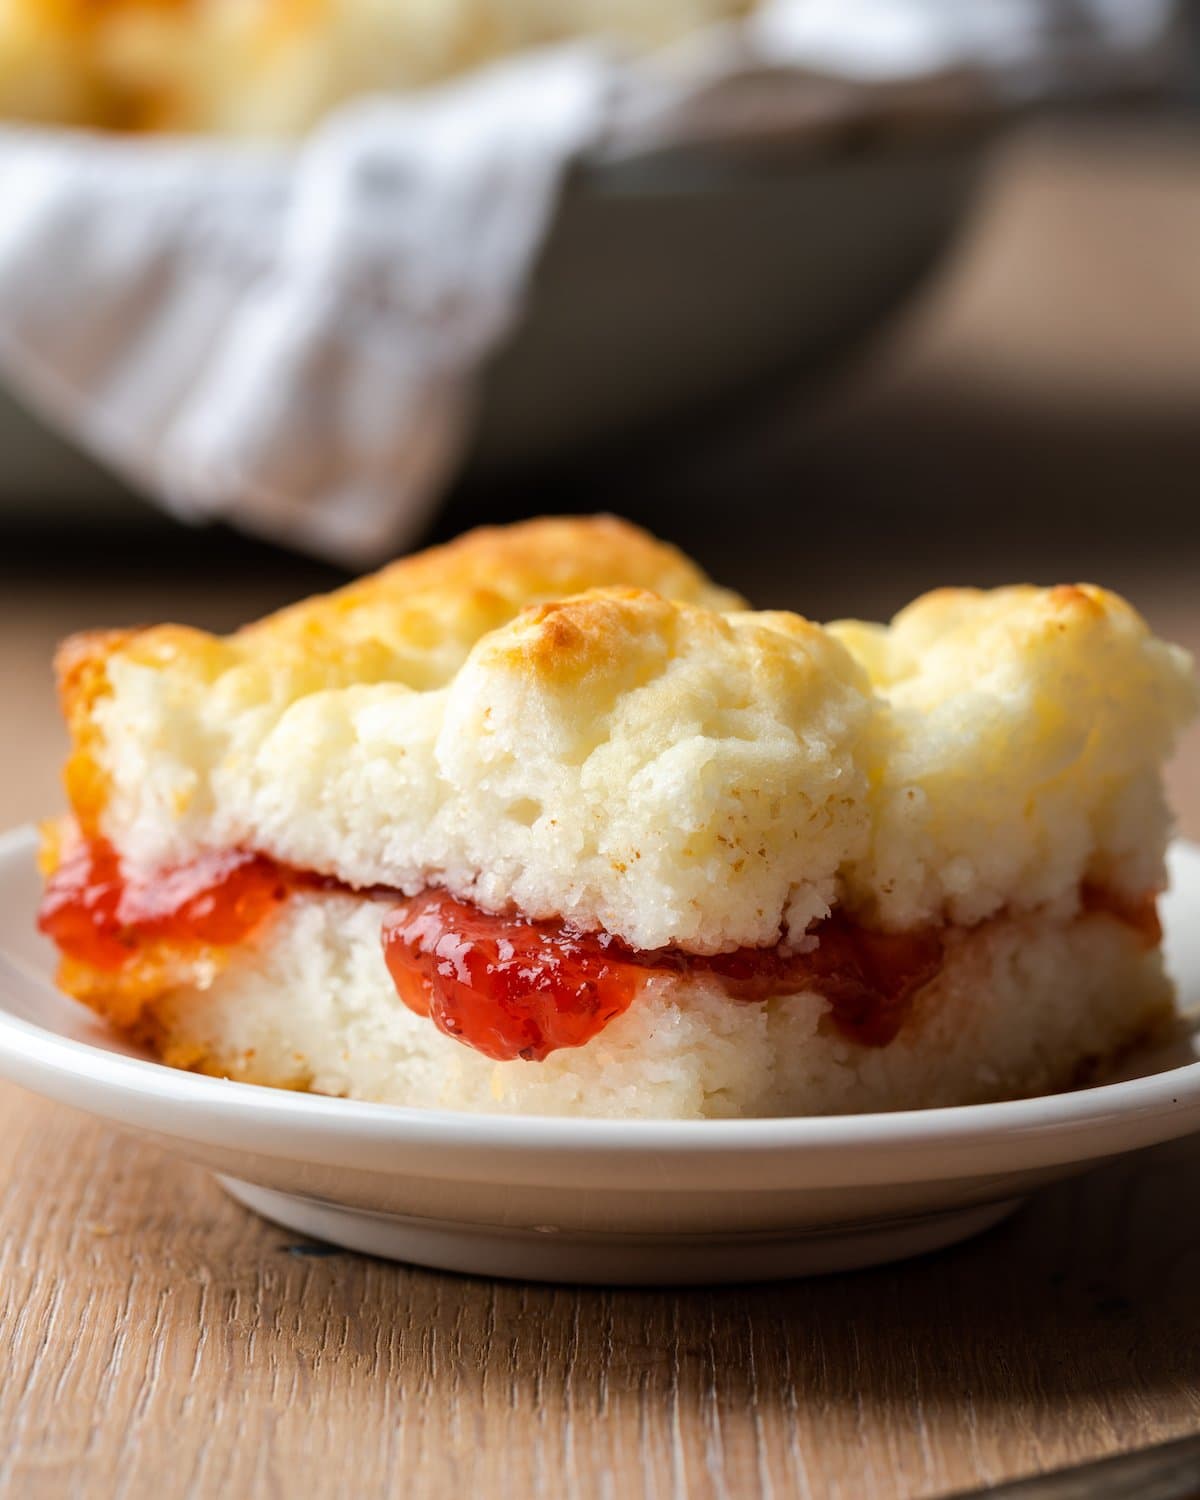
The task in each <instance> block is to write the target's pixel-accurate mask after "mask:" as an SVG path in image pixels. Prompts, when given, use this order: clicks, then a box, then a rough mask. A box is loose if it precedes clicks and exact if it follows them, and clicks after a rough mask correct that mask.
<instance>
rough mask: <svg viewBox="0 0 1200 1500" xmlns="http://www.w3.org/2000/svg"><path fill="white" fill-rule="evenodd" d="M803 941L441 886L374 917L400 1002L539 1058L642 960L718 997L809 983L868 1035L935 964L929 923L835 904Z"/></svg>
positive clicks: (591, 1016) (901, 1006) (890, 1025)
mask: <svg viewBox="0 0 1200 1500" xmlns="http://www.w3.org/2000/svg"><path fill="white" fill-rule="evenodd" d="M815 936H816V939H817V943H816V946H815V947H814V949H813V951H812V952H810V953H802V954H801V953H786V952H784V951H783V950H782V949H779V948H765V949H762V948H741V949H738V950H737V951H736V952H734V953H722V954H716V955H714V956H712V957H703V956H700V955H697V954H691V953H684V952H683V951H681V950H680V949H676V948H657V949H652V950H649V951H641V950H635V949H631V948H628V947H626V946H625V945H624V944H623V943H621V942H619V941H618V940H617V939H616V938H612V937H609V936H608V935H607V934H603V933H580V932H576V931H574V930H573V929H572V928H570V927H566V926H563V925H562V924H560V923H557V922H531V921H529V920H527V919H525V918H522V917H498V916H492V915H490V914H489V913H487V912H484V911H481V910H480V909H479V908H478V907H475V906H471V905H469V904H467V903H466V902H462V901H456V900H455V899H454V898H453V897H451V896H448V895H446V894H445V893H444V892H442V891H426V892H424V893H423V894H422V895H420V896H416V897H414V898H412V899H411V900H407V901H404V902H401V903H399V904H398V905H396V906H395V907H394V908H393V909H392V911H391V912H390V913H389V914H388V916H387V918H386V920H385V922H384V931H383V945H384V956H385V957H386V959H387V965H388V969H389V970H390V972H391V975H392V978H393V980H394V982H395V985H396V989H397V992H398V993H399V995H400V998H401V999H402V1000H403V1001H404V1003H405V1004H406V1005H407V1006H409V1008H410V1009H411V1010H414V1011H416V1012H417V1014H418V1015H423V1016H428V1017H429V1018H430V1020H432V1021H433V1023H434V1025H435V1026H437V1027H438V1028H439V1030H441V1031H444V1032H445V1033H446V1034H447V1035H448V1036H452V1037H455V1038H457V1039H458V1040H459V1041H462V1042H466V1043H467V1044H468V1045H469V1046H471V1047H474V1048H476V1050H477V1051H480V1052H483V1053H486V1054H487V1056H488V1057H494V1058H497V1059H499V1060H501V1061H507V1060H510V1059H512V1058H517V1057H521V1058H526V1059H529V1060H534V1061H541V1060H542V1059H543V1058H545V1057H546V1056H548V1055H549V1054H550V1053H551V1052H554V1051H556V1050H557V1049H558V1048H560V1047H581V1046H583V1045H584V1043H585V1042H588V1041H590V1040H591V1039H592V1037H594V1036H596V1035H597V1033H598V1032H600V1031H602V1030H603V1029H604V1027H605V1026H607V1025H608V1023H609V1022H610V1021H611V1020H613V1018H614V1017H615V1016H618V1015H620V1014H621V1012H622V1011H623V1010H625V1009H626V1008H627V1007H628V1006H629V1004H630V1002H631V1001H632V1000H633V998H634V996H635V995H636V994H637V992H638V990H639V989H640V988H641V986H642V985H643V984H644V983H645V981H646V980H647V979H648V978H650V977H652V976H653V975H655V974H673V975H678V976H679V977H681V978H692V977H696V978H699V977H701V976H708V977H711V978H714V979H716V980H717V981H718V982H719V983H720V984H721V986H722V987H723V989H724V990H725V992H726V994H728V995H729V997H730V998H731V999H732V1000H740V1001H748V1002H753V1001H763V1000H768V999H770V998H771V997H772V996H773V995H790V994H795V993H797V992H798V991H800V990H804V989H815V990H817V991H819V992H820V993H821V994H822V995H824V996H825V998H826V999H827V1000H828V1001H829V1003H830V1006H831V1011H832V1018H833V1022H834V1024H835V1025H836V1026H837V1027H838V1029H839V1030H840V1031H841V1032H842V1033H843V1034H844V1035H846V1036H847V1037H850V1038H851V1039H852V1040H854V1041H856V1042H861V1043H863V1044H864V1045H866V1046H872V1047H882V1046H885V1045H886V1044H887V1043H888V1042H890V1041H891V1040H892V1038H893V1037H894V1036H895V1035H896V1033H897V1032H898V1031H899V1029H900V1026H901V1024H902V1023H903V1021H904V1017H905V1015H906V1014H907V1012H908V1009H909V1006H910V1004H911V1000H912V997H913V995H914V994H915V993H916V991H917V990H918V989H919V988H920V986H921V985H922V984H924V983H925V982H926V981H927V980H929V979H930V978H932V976H933V975H934V974H935V973H936V972H937V969H938V967H939V965H940V963H941V955H942V938H941V934H940V933H939V932H937V931H930V932H927V933H918V934H904V935H897V936H893V935H890V934H886V933H877V932H869V931H867V930H866V929H863V928H859V927H855V926H854V925H853V924H851V923H849V922H847V921H845V920H843V919H842V918H839V917H832V918H830V919H829V920H828V921H826V922H825V923H823V924H822V925H821V927H820V928H819V929H818V930H817V932H816V934H815Z"/></svg>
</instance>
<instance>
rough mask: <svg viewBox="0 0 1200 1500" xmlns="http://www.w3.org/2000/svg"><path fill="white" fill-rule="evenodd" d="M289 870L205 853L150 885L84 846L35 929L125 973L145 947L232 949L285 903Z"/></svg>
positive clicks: (75, 954)
mask: <svg viewBox="0 0 1200 1500" xmlns="http://www.w3.org/2000/svg"><path fill="white" fill-rule="evenodd" d="M293 884H294V881H293V879H292V878H291V876H290V872H288V871H287V870H285V869H283V868H281V867H280V866H279V865H277V864H276V863H275V862H274V860H270V859H267V858H265V857H264V856H262V855H260V854H250V853H247V852H246V851H244V850H240V849H232V850H228V851H222V852H220V853H212V854H203V855H201V856H199V857H198V858H197V859H194V860H190V861H189V862H188V863H187V864H186V865H182V866H180V867H179V868H178V869H173V870H162V871H159V872H157V873H156V874H155V875H154V876H153V877H152V878H150V879H142V880H139V879H137V878H136V877H134V876H130V875H129V874H128V873H127V872H126V871H125V870H123V868H122V866H121V861H120V859H119V858H118V856H117V854H116V851H115V850H114V849H113V848H112V846H111V845H110V844H108V843H105V842H104V841H102V840H97V841H94V842H91V843H81V844H79V845H78V846H76V847H75V848H74V849H73V850H71V851H70V853H68V855H67V856H66V858H65V859H64V860H63V861H62V863H61V864H60V865H59V866H58V868H57V869H56V870H55V872H54V874H53V875H51V877H50V879H49V881H48V883H47V886H46V892H45V895H44V896H43V898H42V904H41V908H40V910H39V912H38V927H39V928H40V929H41V931H42V932H44V933H45V934H46V935H47V936H48V937H50V938H52V939H53V940H54V942H55V943H57V945H58V947H59V949H60V951H61V952H62V953H64V954H66V956H67V957H68V958H73V959H76V960H78V961H79V962H80V963H84V964H89V965H90V966H91V967H93V968H96V969H108V970H114V969H120V968H121V967H122V966H123V965H124V964H125V963H126V962H127V961H128V960H129V959H130V958H132V957H133V956H134V955H135V954H137V953H138V952H139V951H140V950H142V949H144V948H145V947H147V946H148V945H151V944H153V943H156V942H169V943H174V944H177V945H183V946H187V945H190V944H195V945H198V946H210V947H218V948H229V947H232V946H233V945H234V944H236V943H240V942H242V941H243V940H244V939H245V938H247V937H248V936H249V935H250V934H251V933H252V932H253V931H254V929H255V928H256V927H257V926H258V925H259V923H260V922H262V921H263V919H264V918H265V917H266V916H267V915H268V914H269V913H270V912H271V911H272V910H274V909H275V908H276V907H277V906H279V904H280V903H281V902H283V901H285V900H286V899H287V896H288V894H289V891H290V890H291V889H292V886H293Z"/></svg>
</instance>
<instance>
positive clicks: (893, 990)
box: [38, 840, 1161, 1062]
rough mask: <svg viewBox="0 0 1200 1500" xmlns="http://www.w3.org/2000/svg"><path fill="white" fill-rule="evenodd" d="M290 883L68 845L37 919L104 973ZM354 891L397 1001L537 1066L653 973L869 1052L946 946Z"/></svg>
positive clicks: (1139, 923)
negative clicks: (802, 939) (682, 942)
mask: <svg viewBox="0 0 1200 1500" xmlns="http://www.w3.org/2000/svg"><path fill="white" fill-rule="evenodd" d="M301 887H308V888H330V889H338V888H339V887H338V883H337V882H336V881H332V880H327V879H324V878H322V877H320V876H314V875H310V874H306V873H304V872H302V871H298V870H294V869H291V868H289V867H288V866H286V865H281V864H279V863H277V862H276V861H274V860H272V859H269V858H267V857H266V856H265V855H261V854H254V853H251V852H249V851H246V850H237V849H234V850H229V851H225V852H219V853H207V854H203V855H200V856H199V857H197V858H196V859H194V860H192V861H190V862H189V863H188V864H186V865H182V866H179V867H178V868H175V869H168V870H165V871H159V872H157V873H156V874H154V875H152V876H150V877H137V876H135V875H130V874H129V873H127V872H126V871H125V870H123V868H122V865H121V861H120V859H119V857H118V856H117V854H116V852H115V850H113V848H112V847H111V845H109V844H108V843H106V842H104V841H102V840H96V841H92V842H83V843H80V844H79V845H77V846H75V847H74V848H73V849H72V850H70V851H69V852H68V854H67V855H66V857H65V858H64V859H63V860H62V862H61V863H60V864H59V866H58V868H57V869H56V870H55V871H54V873H53V875H52V876H51V877H50V880H49V882H48V884H47V888H46V893H45V896H44V898H43V901H42V905H41V910H40V912H39V915H38V926H39V928H40V929H41V930H42V932H44V933H46V934H47V935H48V936H49V937H51V938H52V939H53V940H54V942H55V943H56V944H57V945H58V947H59V949H60V950H61V951H62V953H63V954H65V955H66V956H67V957H68V958H71V959H74V960H76V961H78V962H80V963H83V964H87V965H89V966H90V967H92V968H94V969H99V970H102V971H104V970H107V971H119V970H121V969H122V968H123V967H124V966H125V965H126V964H128V963H130V962H132V961H133V960H134V959H135V958H136V957H137V955H138V954H139V953H140V952H142V951H143V950H144V949H145V948H147V947H149V946H153V945H154V944H157V943H167V944H171V945H174V946H182V947H187V946H193V945H194V946H200V947H218V948H229V947H233V946H235V945H236V944H238V943H240V942H243V941H245V939H247V938H248V937H250V936H251V934H252V933H253V932H254V931H255V929H256V928H257V927H259V926H260V924H261V923H262V922H264V921H265V920H266V919H267V918H268V917H269V916H270V915H271V914H272V912H274V911H275V910H277V909H278V908H279V907H280V906H281V905H282V904H283V902H284V901H286V900H287V898H288V896H289V895H290V894H291V893H292V891H294V890H296V889H298V888H301ZM363 894H365V895H366V896H368V897H369V898H371V899H378V900H386V901H387V902H388V903H389V906H390V909H389V911H388V913H387V915H386V917H385V919H384V923H383V954H384V959H385V961H386V963H387V967H388V971H389V973H390V974H391V976H392V980H393V982H394V984H395V986H396V991H397V994H398V995H399V997H400V999H401V1000H402V1001H403V1002H404V1004H405V1005H407V1006H408V1007H409V1009H410V1010H413V1011H415V1012H416V1013H417V1014H418V1015H421V1016H427V1017H428V1018H429V1019H430V1020H431V1021H432V1022H433V1024H434V1025H435V1026H437V1027H438V1029H439V1030H441V1031H443V1032H445V1033H446V1035H447V1036H452V1037H454V1038H455V1039H456V1040H458V1041H461V1042H464V1043H465V1044H467V1045H468V1046H470V1047H474V1048H475V1049H476V1050H477V1051H479V1052H483V1053H485V1054H486V1055H487V1056H488V1057H493V1058H496V1059H498V1060H500V1061H508V1060H511V1059H513V1058H525V1059H528V1060H531V1061H538V1062H540V1061H541V1060H542V1059H544V1058H546V1057H547V1056H549V1054H550V1053H551V1052H554V1051H557V1050H558V1049H559V1048H561V1047H582V1046H583V1045H584V1044H585V1043H587V1042H589V1041H590V1040H591V1039H592V1038H593V1037H594V1036H596V1035H597V1034H598V1033H599V1032H601V1031H602V1030H603V1029H604V1028H605V1026H607V1025H608V1024H609V1022H610V1021H612V1020H613V1019H614V1018H615V1017H616V1016H619V1015H620V1014H621V1013H622V1012H623V1011H625V1010H626V1009H628V1007H629V1005H630V1004H631V1003H632V1001H633V1000H634V998H635V997H636V995H637V994H638V992H639V991H640V989H641V988H642V986H643V985H644V984H645V983H646V981H647V980H648V979H651V978H653V977H655V976H674V977H677V978H680V979H707V980H710V981H715V982H716V983H717V984H718V985H719V986H720V988H721V989H722V990H723V992H724V993H725V994H726V995H727V996H728V997H729V999H730V1000H734V1001H741V1002H744V1003H755V1002H762V1001H765V1000H769V999H771V998H772V997H775V996H780V995H791V994H797V993H799V992H800V991H802V990H815V991H817V992H818V993H820V994H821V995H823V996H824V998H825V999H826V1000H827V1001H828V1003H829V1007H830V1012H829V1014H830V1020H831V1022H832V1024H833V1025H834V1026H835V1027H836V1028H837V1030H838V1031H839V1032H840V1033H841V1034H842V1035H843V1036H845V1037H847V1038H848V1039H849V1040H851V1041H854V1042H858V1043H860V1044H861V1045H863V1046H868V1047H884V1046H886V1045H887V1044H888V1043H889V1042H890V1041H892V1039H893V1038H894V1037H895V1036H896V1035H897V1033H898V1032H899V1030H900V1028H901V1026H902V1025H903V1024H904V1020H905V1017H906V1016H907V1015H908V1013H909V1010H910V1009H911V1006H912V1001H913V997H914V996H915V994H916V992H917V991H918V990H919V989H920V988H921V987H922V985H924V984H926V983H928V981H929V980H930V979H932V978H933V977H934V975H935V974H936V973H937V972H938V969H939V968H940V966H941V962H942V954H943V949H944V944H945V934H944V929H941V928H938V927H930V928H927V929H923V930H921V931H918V932H909V933H886V932H877V931H874V930H872V929H870V928H867V927H862V926H859V925H857V924H856V923H855V922H853V921H852V920H851V919H850V918H849V917H847V916H845V915H844V914H843V913H841V912H835V913H833V915H832V916H830V917H828V918H826V920H825V921H824V922H821V923H820V924H818V926H817V927H815V928H814V929H813V930H812V931H811V932H810V933H809V934H808V936H807V946H808V947H809V949H810V951H807V952H801V953H797V952H791V951H789V950H787V949H786V948H784V947H783V946H782V945H777V946H775V947H772V948H739V949H737V950H736V951H734V952H732V953H718V954H712V955H703V954H695V953H687V952H684V951H683V950H682V949H680V948H653V949H636V948H631V947H629V946H628V945H626V944H625V943H623V942H622V941H621V940H620V939H619V938H615V937H613V936H611V935H610V934H608V933H604V932H580V931H578V930H576V929H575V928H573V927H571V926H569V925H567V924H564V923H561V922H554V921H532V920H530V919H529V918H526V917H522V916H511V915H509V916H497V915H493V914H492V913H489V912H485V911H483V910H481V909H480V908H479V907H477V906H474V905H472V904H470V903H469V902H465V901H459V900H456V899H455V898H454V897H453V896H450V895H448V894H447V893H446V892H445V891H441V890H437V889H429V890H427V891H424V892H422V893H421V894H420V895H418V896H413V897H408V898H405V897H401V896H399V895H398V894H397V893H395V892H391V891H381V890H373V891H370V892H367V893H363ZM1083 905H1084V909H1085V910H1086V911H1102V912H1106V913H1107V914H1108V915H1110V916H1113V917H1115V918H1116V919H1117V920H1119V921H1122V922H1124V923H1126V924H1128V925H1129V926H1131V927H1133V928H1134V930H1135V931H1137V932H1138V933H1139V935H1140V936H1141V938H1142V940H1143V941H1144V943H1145V944H1146V946H1147V947H1152V946H1154V945H1155V944H1156V943H1157V942H1158V941H1159V939H1160V937H1161V928H1160V927H1159V923H1158V913H1157V908H1156V905H1155V899H1154V896H1153V895H1149V896H1147V897H1146V898H1144V899H1142V900H1133V899H1127V898H1125V897H1121V896H1118V895H1116V894H1115V893H1113V892H1110V891H1106V890H1105V889H1103V888H1101V887H1097V886H1091V885H1089V886H1085V888H1084V891H1083Z"/></svg>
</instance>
